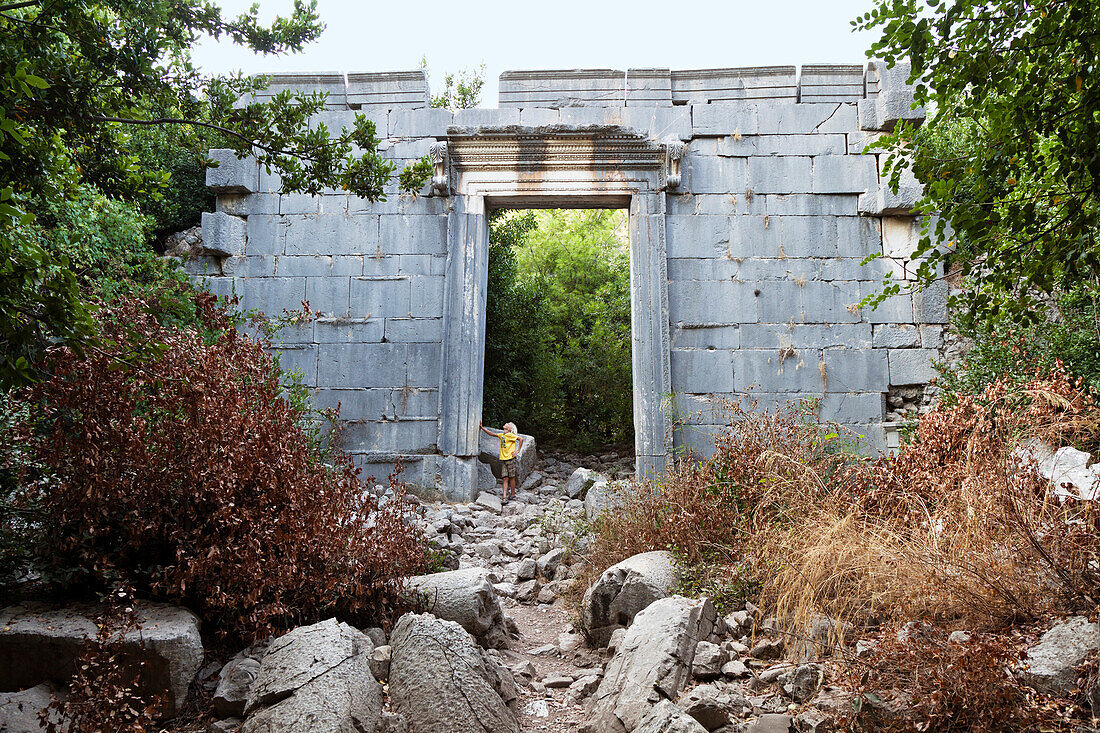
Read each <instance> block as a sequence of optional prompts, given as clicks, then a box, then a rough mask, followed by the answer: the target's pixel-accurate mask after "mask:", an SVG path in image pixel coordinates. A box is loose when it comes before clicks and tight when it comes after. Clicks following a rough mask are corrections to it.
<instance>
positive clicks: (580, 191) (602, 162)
mask: <svg viewBox="0 0 1100 733" xmlns="http://www.w3.org/2000/svg"><path fill="white" fill-rule="evenodd" d="M669 147H671V146H666V145H664V144H661V143H658V142H655V141H652V140H648V139H645V138H642V137H639V136H636V135H634V134H632V133H631V132H630V131H627V130H623V129H621V128H617V127H612V128H585V129H552V130H549V129H548V130H540V129H530V130H500V131H486V130H478V131H476V132H466V131H461V130H451V131H449V135H448V138H447V141H446V147H445V148H444V146H443V145H437V147H436V148H435V149H434V152H435V153H436V167H437V176H436V184H437V186H438V187H439V188H444V187H445V188H446V190H448V192H449V193H450V194H451V210H450V213H449V217H448V227H447V229H448V243H447V244H448V257H447V273H446V282H447V287H446V289H445V292H444V304H443V308H444V326H443V328H444V330H443V350H442V374H443V377H442V380H441V384H440V430H439V441H438V446H439V450H440V452H441V453H442V454H443V462H442V466H441V468H442V476H441V477H440V478H441V480H442V484H443V485H444V486H448V487H449V488H450V489H451V491H452V492H453V493H454V494H455V495H461V494H464V493H465V494H467V495H469V494H472V493H473V491H474V487H475V486H476V471H477V464H476V456H477V452H478V428H477V426H478V422H479V421H480V419H481V406H482V399H483V388H484V354H485V297H486V285H487V276H488V250H489V230H488V221H487V216H486V215H487V212H488V211H490V210H491V209H494V208H515V209H534V208H623V209H626V210H627V211H628V212H629V237H630V288H631V299H630V301H631V347H632V348H631V352H632V353H631V357H632V381H633V393H634V430H635V454H636V470H637V472H638V474H639V475H652V474H654V473H655V472H660V471H662V470H664V468H665V465H666V463H667V461H668V458H669V455H670V453H671V448H672V434H671V426H670V425H668V424H667V420H666V413H667V401H668V399H669V397H670V395H671V392H672V387H671V377H670V368H669V319H668V276H667V270H666V260H665V190H666V187H667V186H668V185H669V183H670V181H672V182H677V183H678V180H677V178H678V177H677V176H676V175H670V171H671V170H672V165H675V164H676V163H678V160H679V154H682V148H679V149H677V150H676V151H675V152H677V157H676V160H675V162H674V163H673V164H672V165H670V162H669V160H668V152H667V151H668V149H669Z"/></svg>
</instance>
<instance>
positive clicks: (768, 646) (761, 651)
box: [749, 639, 786, 660]
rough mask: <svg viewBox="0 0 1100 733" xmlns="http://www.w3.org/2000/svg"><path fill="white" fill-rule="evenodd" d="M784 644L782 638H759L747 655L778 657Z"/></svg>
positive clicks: (781, 653)
mask: <svg viewBox="0 0 1100 733" xmlns="http://www.w3.org/2000/svg"><path fill="white" fill-rule="evenodd" d="M785 646H786V644H785V643H784V642H783V640H782V639H760V640H759V641H757V642H756V643H755V644H754V645H753V647H752V649H751V650H749V656H750V657H752V658H753V659H764V660H768V659H779V658H780V657H782V656H783V649H784V647H785Z"/></svg>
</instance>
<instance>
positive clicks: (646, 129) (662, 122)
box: [622, 103, 691, 140]
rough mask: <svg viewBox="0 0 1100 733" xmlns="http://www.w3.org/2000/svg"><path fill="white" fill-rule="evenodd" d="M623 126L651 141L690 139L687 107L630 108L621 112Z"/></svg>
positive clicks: (689, 120)
mask: <svg viewBox="0 0 1100 733" xmlns="http://www.w3.org/2000/svg"><path fill="white" fill-rule="evenodd" d="M622 120H623V125H625V126H626V127H629V128H631V129H633V130H636V131H637V132H639V133H641V134H644V135H645V136H646V137H649V138H650V139H653V140H664V139H666V138H669V137H674V138H679V139H680V140H690V139H691V108H689V107H655V106H645V107H631V106H629V103H628V106H627V108H626V109H624V110H623V112H622Z"/></svg>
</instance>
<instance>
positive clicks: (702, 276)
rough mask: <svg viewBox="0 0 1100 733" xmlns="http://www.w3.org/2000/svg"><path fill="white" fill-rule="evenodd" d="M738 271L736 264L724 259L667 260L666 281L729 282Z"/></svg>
mask: <svg viewBox="0 0 1100 733" xmlns="http://www.w3.org/2000/svg"><path fill="white" fill-rule="evenodd" d="M737 271H738V265H737V263H736V262H734V261H733V260H730V259H726V258H724V257H721V258H716V257H710V258H707V259H672V258H670V259H669V260H668V264H667V272H668V279H669V280H670V281H672V280H730V279H732V278H733V277H734V276H735V275H736V274H737Z"/></svg>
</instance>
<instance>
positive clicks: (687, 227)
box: [665, 215, 730, 258]
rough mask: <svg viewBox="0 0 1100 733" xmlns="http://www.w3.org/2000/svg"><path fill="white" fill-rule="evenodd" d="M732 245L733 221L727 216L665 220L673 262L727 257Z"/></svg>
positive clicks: (666, 235)
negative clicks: (681, 258)
mask: <svg viewBox="0 0 1100 733" xmlns="http://www.w3.org/2000/svg"><path fill="white" fill-rule="evenodd" d="M729 243H730V230H729V219H728V218H726V217H724V216H678V215H671V216H668V217H666V218H665V251H666V253H667V254H668V257H670V258H676V257H684V258H708V257H724V256H726V255H727V254H728V252H729Z"/></svg>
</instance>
